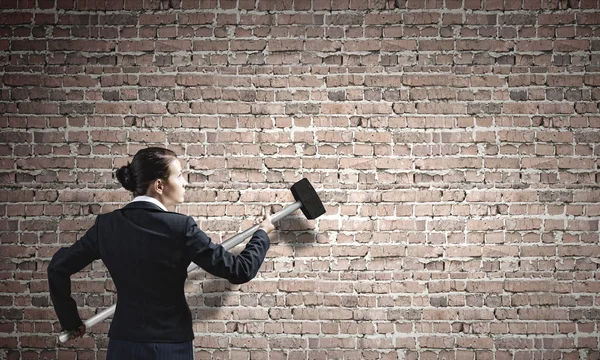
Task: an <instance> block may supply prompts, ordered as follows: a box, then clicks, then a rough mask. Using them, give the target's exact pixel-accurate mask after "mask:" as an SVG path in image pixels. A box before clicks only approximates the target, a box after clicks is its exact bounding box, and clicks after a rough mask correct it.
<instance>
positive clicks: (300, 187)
mask: <svg viewBox="0 0 600 360" xmlns="http://www.w3.org/2000/svg"><path fill="white" fill-rule="evenodd" d="M292 194H293V195H294V199H296V201H300V202H301V203H302V208H301V209H300V210H302V213H303V214H304V216H306V218H307V219H309V220H312V219H316V218H318V217H319V216H321V215H323V214H325V208H324V207H323V203H322V202H321V199H319V195H317V192H316V191H315V189H314V188H313V187H312V185H311V184H310V182H309V181H308V179H306V178H303V179H302V180H300V181H298V182H297V183H295V184H294V185H292Z"/></svg>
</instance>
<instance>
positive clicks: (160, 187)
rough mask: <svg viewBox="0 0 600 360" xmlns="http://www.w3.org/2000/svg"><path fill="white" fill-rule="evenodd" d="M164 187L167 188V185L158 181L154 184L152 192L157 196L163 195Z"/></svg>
mask: <svg viewBox="0 0 600 360" xmlns="http://www.w3.org/2000/svg"><path fill="white" fill-rule="evenodd" d="M164 187H165V184H164V182H163V181H162V179H156V180H154V182H153V183H152V190H153V191H154V193H155V194H160V195H162V193H163V189H164Z"/></svg>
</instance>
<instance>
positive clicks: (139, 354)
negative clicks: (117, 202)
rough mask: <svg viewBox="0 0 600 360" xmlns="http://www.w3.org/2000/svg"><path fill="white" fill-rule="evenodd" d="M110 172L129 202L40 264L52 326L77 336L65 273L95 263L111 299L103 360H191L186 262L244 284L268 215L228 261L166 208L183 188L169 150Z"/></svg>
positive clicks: (149, 152) (252, 271) (261, 249)
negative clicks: (108, 280) (110, 285)
mask: <svg viewBox="0 0 600 360" xmlns="http://www.w3.org/2000/svg"><path fill="white" fill-rule="evenodd" d="M116 175H117V178H118V180H119V182H120V183H121V184H122V185H123V187H124V188H125V189H127V190H130V191H131V192H132V193H133V194H134V196H135V198H134V199H133V201H132V202H130V203H129V204H127V205H126V206H125V207H123V208H122V209H119V210H115V211H113V212H111V213H108V214H104V215H99V216H97V217H96V221H95V223H94V225H93V226H92V227H91V228H90V229H89V230H88V231H87V232H86V233H85V235H84V236H83V237H82V238H80V239H79V240H78V241H76V242H75V243H74V244H73V245H72V246H70V247H68V248H62V249H60V250H59V251H57V252H56V254H55V255H54V256H53V257H52V261H51V262H50V265H49V266H48V282H49V285H50V296H51V299H52V302H53V304H54V308H55V310H56V314H57V316H58V319H59V321H60V324H61V326H62V328H63V329H64V330H69V331H71V330H76V332H75V336H83V334H84V333H85V325H84V324H83V323H82V321H81V319H80V317H79V314H78V312H77V306H76V304H75V301H74V300H73V298H72V297H71V281H70V275H72V274H74V273H76V272H78V271H80V270H81V269H83V268H84V267H85V266H86V265H88V264H89V263H91V262H92V261H94V260H95V259H102V261H103V262H104V264H105V265H106V267H107V268H108V271H109V272H110V275H111V277H112V279H113V281H114V283H115V286H116V288H117V294H118V299H117V307H116V311H115V314H114V317H113V321H112V323H111V326H110V330H109V332H108V336H109V338H110V340H109V344H108V352H107V359H109V360H110V359H193V344H192V341H193V338H194V333H193V330H192V316H191V313H190V310H189V307H188V305H187V301H186V299H185V294H184V282H185V280H186V278H187V267H188V265H189V264H190V262H192V261H193V262H194V263H196V264H197V265H198V266H200V267H201V268H203V269H204V270H206V271H207V272H208V273H210V274H213V275H215V276H218V277H221V278H225V279H227V280H229V281H230V282H231V283H234V284H241V283H245V282H247V281H250V280H251V279H252V278H254V277H255V276H256V274H257V272H258V269H259V268H260V266H261V264H262V263H263V261H264V258H265V255H266V252H267V250H268V249H269V246H270V242H269V237H268V235H267V234H268V233H270V232H271V231H272V230H273V229H274V227H273V224H272V223H271V219H270V216H269V215H267V216H266V217H265V219H264V220H263V221H262V222H261V223H260V225H259V229H258V230H257V231H256V232H255V233H254V235H253V236H252V238H251V240H250V241H249V242H248V243H247V244H246V247H245V249H244V250H243V251H242V252H241V253H240V254H239V255H237V256H236V255H233V254H231V253H230V252H228V251H227V250H225V249H224V248H223V247H222V246H221V245H218V244H215V243H213V242H211V240H210V238H209V237H208V236H207V235H206V234H205V233H204V232H202V230H200V229H199V228H198V226H197V225H196V222H195V221H194V219H193V218H192V217H191V216H186V215H183V214H179V213H175V212H170V211H168V210H167V208H168V207H169V206H173V205H175V204H179V203H182V202H183V200H184V193H185V186H186V185H187V182H186V180H185V178H184V176H183V174H182V170H181V163H180V162H179V160H178V159H177V157H176V154H175V153H174V152H172V151H170V150H168V149H163V148H156V147H151V148H146V149H142V150H140V151H138V152H137V153H136V154H135V156H134V157H133V160H132V161H131V163H130V164H128V165H127V166H123V167H121V168H120V169H118V170H117V172H116Z"/></svg>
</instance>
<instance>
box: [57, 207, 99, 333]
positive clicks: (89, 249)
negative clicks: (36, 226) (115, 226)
mask: <svg viewBox="0 0 600 360" xmlns="http://www.w3.org/2000/svg"><path fill="white" fill-rule="evenodd" d="M99 258H100V252H99V250H98V218H96V222H95V223H94V225H93V226H92V227H91V228H90V229H89V230H88V231H87V232H86V233H85V235H84V236H83V237H82V238H81V239H79V240H78V241H76V242H75V243H74V244H73V245H71V246H70V247H67V248H62V249H59V250H58V251H57V252H56V253H55V254H54V256H53V257H52V260H51V261H50V265H48V284H49V286H50V298H51V299H52V303H53V304H54V309H55V311H56V315H57V316H58V320H59V321H60V325H61V326H62V328H63V330H67V331H70V330H74V329H76V328H77V327H78V326H79V325H81V324H82V322H81V318H80V317H79V313H78V312H77V304H76V303H75V300H74V299H73V298H72V297H71V275H72V274H74V273H76V272H78V271H79V270H81V269H83V268H84V267H85V266H87V265H88V264H90V263H91V262H92V261H94V260H96V259H99Z"/></svg>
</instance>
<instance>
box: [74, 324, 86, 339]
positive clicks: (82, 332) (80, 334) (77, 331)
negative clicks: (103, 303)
mask: <svg viewBox="0 0 600 360" xmlns="http://www.w3.org/2000/svg"><path fill="white" fill-rule="evenodd" d="M83 335H85V324H81V325H79V327H78V328H77V329H75V330H73V332H72V333H71V339H76V338H78V337H83Z"/></svg>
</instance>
